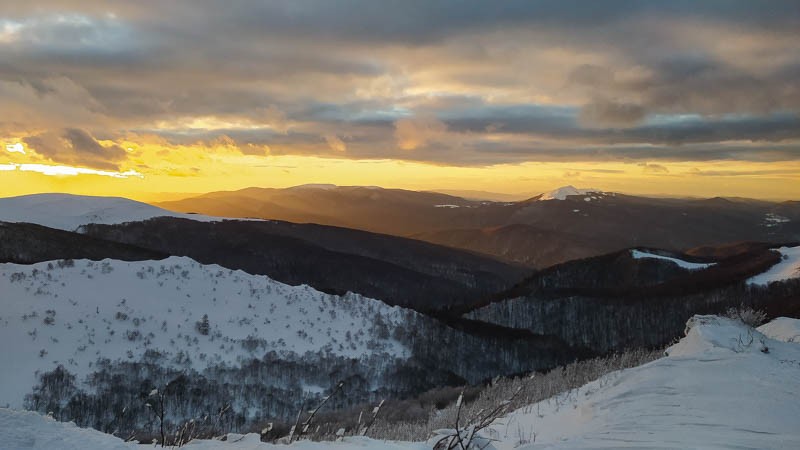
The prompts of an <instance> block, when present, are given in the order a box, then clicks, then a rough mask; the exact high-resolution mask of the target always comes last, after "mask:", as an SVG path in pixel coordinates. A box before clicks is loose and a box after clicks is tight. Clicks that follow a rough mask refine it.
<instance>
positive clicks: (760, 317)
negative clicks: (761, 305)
mask: <svg viewBox="0 0 800 450" xmlns="http://www.w3.org/2000/svg"><path fill="white" fill-rule="evenodd" d="M725 317H728V318H731V319H734V320H738V321H740V322H742V323H744V324H745V325H748V326H750V327H753V328H755V327H757V326H759V325H761V324H763V323H764V322H766V320H767V313H765V312H764V311H762V310H760V309H753V308H751V307H749V306H745V305H740V306H739V307H738V308H728V310H727V311H726V312H725Z"/></svg>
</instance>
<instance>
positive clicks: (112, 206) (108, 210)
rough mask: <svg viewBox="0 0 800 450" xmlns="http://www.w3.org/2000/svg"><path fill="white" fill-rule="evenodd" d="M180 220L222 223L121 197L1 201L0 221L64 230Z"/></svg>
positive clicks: (40, 197) (43, 197)
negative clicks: (170, 218)
mask: <svg viewBox="0 0 800 450" xmlns="http://www.w3.org/2000/svg"><path fill="white" fill-rule="evenodd" d="M164 216H169V217H179V218H184V219H191V220H197V221H202V222H213V221H219V220H223V219H220V218H216V217H210V216H203V215H199V214H182V213H176V212H173V211H168V210H166V209H162V208H157V207H155V206H152V205H148V204H146V203H141V202H137V201H134V200H129V199H126V198H120V197H93V196H85V195H70V194H33V195H23V196H20V197H8V198H0V222H27V223H35V224H39V225H44V226H46V227H50V228H57V229H61V230H67V231H75V230H77V229H78V228H79V227H80V226H81V225H86V224H89V223H97V224H118V223H125V222H137V221H141V220H147V219H152V218H154V217H164Z"/></svg>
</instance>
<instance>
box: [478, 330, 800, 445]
mask: <svg viewBox="0 0 800 450" xmlns="http://www.w3.org/2000/svg"><path fill="white" fill-rule="evenodd" d="M687 329H688V332H687V336H686V337H685V338H683V339H682V340H681V341H680V342H678V343H677V344H675V345H674V346H672V347H670V348H669V349H668V351H667V353H668V355H669V356H667V357H665V358H662V359H659V360H656V361H654V362H652V363H649V364H645V365H643V366H640V367H636V368H633V369H628V370H623V371H620V372H614V373H612V374H609V375H607V376H605V377H603V378H601V379H600V380H597V381H595V382H592V383H589V384H587V385H585V386H583V387H581V388H580V389H578V390H577V391H573V392H569V393H565V394H563V395H560V396H558V397H557V398H551V399H549V400H545V401H543V402H540V403H539V404H535V405H531V406H529V407H526V408H524V409H522V410H518V411H516V412H515V413H512V414H511V415H509V416H508V417H506V418H504V419H503V420H502V421H501V422H498V423H497V424H496V425H495V426H494V427H493V430H494V436H495V437H496V438H498V439H501V441H502V442H501V443H500V444H498V445H497V447H498V448H513V444H514V442H513V441H514V440H515V438H516V436H526V437H528V436H530V437H533V436H534V435H535V439H536V440H535V444H531V445H529V446H522V447H520V448H530V449H533V448H536V449H542V448H545V449H599V448H638V449H655V448H659V449H662V448H715V449H716V448H775V449H777V448H781V449H784V448H785V449H789V448H800V428H798V426H797V417H800V370H798V367H800V345H798V344H795V343H786V342H780V341H777V340H773V339H770V338H768V337H767V336H765V335H763V334H762V333H760V332H759V331H756V330H754V329H752V328H749V327H747V326H746V325H744V324H742V323H741V322H737V321H734V320H731V319H725V318H720V317H715V316H695V317H694V318H693V319H691V320H690V321H689V323H688V324H687Z"/></svg>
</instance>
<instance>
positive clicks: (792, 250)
mask: <svg viewBox="0 0 800 450" xmlns="http://www.w3.org/2000/svg"><path fill="white" fill-rule="evenodd" d="M777 250H778V252H779V253H780V254H781V261H780V262H779V263H778V264H775V265H774V266H772V267H770V268H769V270H767V271H766V272H764V273H761V274H758V275H756V276H754V277H752V278H749V279H748V280H747V284H759V285H763V286H766V285H768V284H770V283H772V282H775V281H783V280H788V279H791V278H798V277H800V246H797V247H781V248H779V249H777Z"/></svg>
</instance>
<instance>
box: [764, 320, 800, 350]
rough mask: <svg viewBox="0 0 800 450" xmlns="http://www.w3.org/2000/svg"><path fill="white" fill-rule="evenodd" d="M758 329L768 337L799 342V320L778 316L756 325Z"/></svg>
mask: <svg viewBox="0 0 800 450" xmlns="http://www.w3.org/2000/svg"><path fill="white" fill-rule="evenodd" d="M758 331H760V332H761V333H763V334H764V336H767V337H768V338H770V339H775V340H776V341H782V342H795V343H798V344H800V320H798V319H792V318H789V317H778V318H777V319H775V320H773V321H772V322H770V323H767V324H764V325H761V326H760V327H758Z"/></svg>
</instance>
